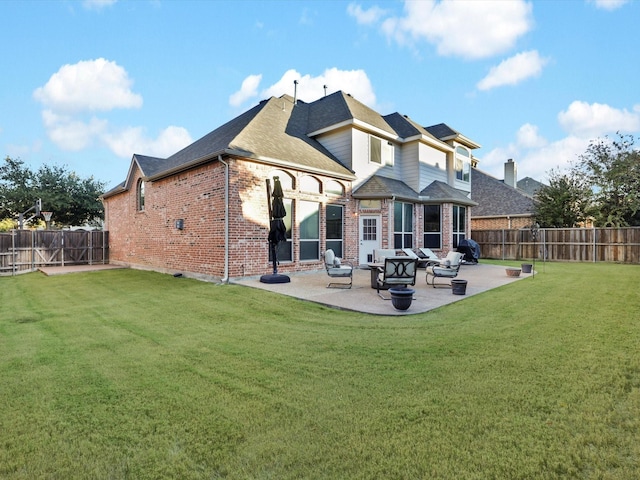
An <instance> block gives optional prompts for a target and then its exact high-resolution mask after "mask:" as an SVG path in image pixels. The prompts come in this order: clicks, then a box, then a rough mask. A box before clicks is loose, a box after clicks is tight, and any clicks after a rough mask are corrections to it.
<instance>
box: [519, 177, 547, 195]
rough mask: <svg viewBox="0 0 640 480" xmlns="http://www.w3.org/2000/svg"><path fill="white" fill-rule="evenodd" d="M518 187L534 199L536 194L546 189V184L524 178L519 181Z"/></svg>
mask: <svg viewBox="0 0 640 480" xmlns="http://www.w3.org/2000/svg"><path fill="white" fill-rule="evenodd" d="M517 187H518V189H519V190H522V191H523V192H524V193H526V194H527V195H529V196H530V197H532V198H535V196H536V192H537V191H538V190H540V188H541V187H544V183H542V182H539V181H537V180H534V179H533V178H531V177H524V178H523V179H522V180H518V183H517Z"/></svg>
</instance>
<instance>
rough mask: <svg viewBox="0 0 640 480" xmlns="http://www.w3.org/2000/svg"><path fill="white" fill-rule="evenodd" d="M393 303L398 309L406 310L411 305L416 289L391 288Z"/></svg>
mask: <svg viewBox="0 0 640 480" xmlns="http://www.w3.org/2000/svg"><path fill="white" fill-rule="evenodd" d="M389 293H390V294H391V303H392V305H393V306H394V308H395V309H396V310H406V309H408V308H409V307H410V306H411V300H413V294H414V293H416V291H415V290H414V289H413V288H390V289H389Z"/></svg>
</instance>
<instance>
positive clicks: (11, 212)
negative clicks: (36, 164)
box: [0, 157, 37, 219]
mask: <svg viewBox="0 0 640 480" xmlns="http://www.w3.org/2000/svg"><path fill="white" fill-rule="evenodd" d="M33 188H34V174H33V172H31V171H30V170H29V169H28V168H27V167H25V166H24V162H23V161H22V160H20V159H15V160H14V159H12V158H10V157H6V158H5V160H4V165H2V166H0V219H4V218H17V217H18V214H19V213H20V212H24V211H25V210H27V209H28V208H30V207H32V206H33V204H34V202H35V201H36V199H37V197H34V196H33Z"/></svg>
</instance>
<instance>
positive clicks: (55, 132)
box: [42, 110, 108, 151]
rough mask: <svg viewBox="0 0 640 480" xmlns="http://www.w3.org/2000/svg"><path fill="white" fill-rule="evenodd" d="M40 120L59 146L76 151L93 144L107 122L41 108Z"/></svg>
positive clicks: (103, 130)
mask: <svg viewBox="0 0 640 480" xmlns="http://www.w3.org/2000/svg"><path fill="white" fill-rule="evenodd" d="M42 121H43V123H44V126H45V128H46V129H47V135H48V136H49V138H50V139H51V140H52V141H53V142H54V143H55V144H56V145H58V146H59V147H60V148H62V149H63V150H68V151H78V150H82V149H84V148H87V147H89V146H92V145H94V144H95V141H96V138H97V137H99V136H100V135H101V134H103V133H104V132H105V131H106V129H107V125H108V122H107V121H106V120H100V119H98V118H95V117H93V118H91V119H90V120H89V121H82V120H79V119H77V118H74V117H71V116H67V115H58V114H57V113H55V112H53V111H51V110H43V112H42Z"/></svg>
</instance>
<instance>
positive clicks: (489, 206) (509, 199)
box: [471, 159, 542, 231]
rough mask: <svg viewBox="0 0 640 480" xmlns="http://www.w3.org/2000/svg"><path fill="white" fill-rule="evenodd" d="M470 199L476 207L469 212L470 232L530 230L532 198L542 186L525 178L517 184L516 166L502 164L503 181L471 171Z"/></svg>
mask: <svg viewBox="0 0 640 480" xmlns="http://www.w3.org/2000/svg"><path fill="white" fill-rule="evenodd" d="M471 178H472V180H473V192H472V194H471V198H473V200H475V201H476V202H477V203H478V205H477V206H474V207H473V208H472V209H471V210H472V214H473V216H472V220H471V230H473V231H476V230H498V229H500V230H502V229H507V230H510V229H519V228H529V227H530V226H531V224H533V223H535V215H534V210H535V203H534V199H533V196H534V194H535V191H536V190H537V189H538V188H540V187H541V186H542V183H540V182H538V181H536V180H533V179H532V178H529V177H527V178H526V179H523V180H521V181H517V165H516V163H515V162H514V161H513V160H512V159H509V160H508V161H507V162H505V164H504V180H498V179H497V178H495V177H493V176H491V175H489V174H487V173H484V172H482V171H481V170H478V169H477V168H473V169H472V171H471Z"/></svg>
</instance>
